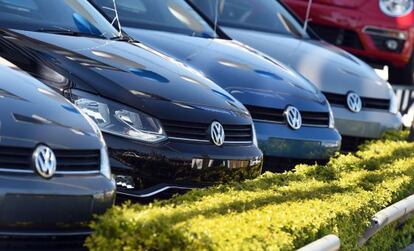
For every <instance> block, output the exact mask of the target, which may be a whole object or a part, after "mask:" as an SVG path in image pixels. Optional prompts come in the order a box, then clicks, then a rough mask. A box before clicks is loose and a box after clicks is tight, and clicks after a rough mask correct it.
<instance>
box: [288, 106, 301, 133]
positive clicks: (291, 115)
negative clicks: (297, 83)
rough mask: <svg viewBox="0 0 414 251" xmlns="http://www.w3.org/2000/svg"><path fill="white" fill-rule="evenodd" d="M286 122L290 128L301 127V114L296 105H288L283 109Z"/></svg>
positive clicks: (297, 128) (296, 128)
mask: <svg viewBox="0 0 414 251" xmlns="http://www.w3.org/2000/svg"><path fill="white" fill-rule="evenodd" d="M285 116H286V120H287V123H288V125H289V127H290V128H292V129H294V130H299V129H300V128H301V127H302V115H300V112H299V110H298V109H297V108H296V107H293V106H288V108H286V111H285Z"/></svg>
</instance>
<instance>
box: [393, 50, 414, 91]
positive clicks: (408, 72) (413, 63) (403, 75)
mask: <svg viewBox="0 0 414 251" xmlns="http://www.w3.org/2000/svg"><path fill="white" fill-rule="evenodd" d="M389 82H390V83H391V84H395V85H414V55H413V56H411V59H410V61H409V62H408V64H407V65H406V66H405V67H404V68H396V67H393V66H390V70H389Z"/></svg>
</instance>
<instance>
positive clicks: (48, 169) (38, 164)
mask: <svg viewBox="0 0 414 251" xmlns="http://www.w3.org/2000/svg"><path fill="white" fill-rule="evenodd" d="M33 164H34V167H35V170H36V172H37V173H38V174H39V175H40V176H42V177H43V178H45V179H49V178H51V177H52V176H53V175H54V174H55V172H56V156H55V154H54V153H53V151H52V149H50V148H49V147H47V146H44V145H40V146H38V147H37V148H36V150H35V151H34V152H33Z"/></svg>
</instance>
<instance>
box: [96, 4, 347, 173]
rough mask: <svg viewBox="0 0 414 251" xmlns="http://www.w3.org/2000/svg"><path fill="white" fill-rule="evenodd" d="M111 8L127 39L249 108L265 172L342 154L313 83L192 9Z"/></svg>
mask: <svg viewBox="0 0 414 251" xmlns="http://www.w3.org/2000/svg"><path fill="white" fill-rule="evenodd" d="M92 2H94V3H95V4H96V6H97V7H99V8H100V9H101V10H102V11H103V12H105V13H106V14H107V16H108V17H109V18H110V19H115V18H116V15H115V11H114V9H115V8H114V7H115V6H113V1H112V0H93V1H92ZM116 3H117V6H116V7H117V10H118V15H119V17H120V23H121V24H122V25H123V28H124V30H125V31H126V32H127V33H128V34H129V35H130V36H132V37H133V38H134V39H136V40H138V41H140V42H142V43H143V44H144V45H146V46H149V47H152V48H154V49H157V50H159V51H162V52H163V53H166V54H168V55H170V56H172V57H175V58H177V59H179V60H180V61H182V62H184V63H185V64H187V65H190V66H191V67H194V68H195V69H197V70H199V71H200V72H201V73H202V74H204V75H205V76H206V77H208V78H210V79H211V80H213V81H214V82H215V83H217V84H219V85H220V86H221V87H223V88H224V89H226V90H227V91H228V92H230V93H231V94H232V95H233V96H234V97H236V98H237V99H238V100H239V101H241V102H242V103H243V104H244V105H245V106H246V107H247V108H248V110H249V111H250V113H251V115H252V117H253V119H254V121H255V126H256V131H257V137H258V140H259V146H260V148H261V149H262V151H263V152H264V155H265V157H266V161H265V166H266V167H272V170H274V169H275V168H277V169H279V168H285V167H291V166H292V165H293V164H296V163H299V162H300V163H302V162H315V160H316V161H326V160H327V159H329V157H330V156H332V155H333V154H334V153H335V152H337V151H338V149H339V148H340V144H341V136H340V135H339V134H338V132H337V130H336V129H335V128H334V120H333V117H332V112H331V109H330V106H329V103H328V102H327V100H326V98H325V97H324V96H323V94H322V93H321V92H320V91H319V90H318V89H317V88H316V87H314V85H313V84H311V83H310V82H309V81H307V80H306V79H304V78H303V77H301V76H300V75H299V74H298V73H296V72H295V71H293V70H291V69H289V68H287V67H286V66H284V65H283V64H281V63H280V62H278V61H276V60H274V59H272V58H270V57H269V56H267V55H264V54H262V53H260V52H258V51H256V50H254V49H252V48H250V47H248V46H246V45H244V44H242V43H240V42H237V41H234V40H231V39H229V38H228V37H227V36H226V34H224V33H223V32H222V31H221V30H219V29H215V28H214V26H213V25H212V24H211V23H210V22H209V21H208V20H207V19H204V18H203V16H201V15H200V13H198V12H197V11H195V10H194V9H193V8H192V6H191V4H190V3H188V2H186V1H185V0H167V1H166V0H117V1H116ZM111 21H112V20H111ZM115 21H116V20H115ZM114 23H116V22H114Z"/></svg>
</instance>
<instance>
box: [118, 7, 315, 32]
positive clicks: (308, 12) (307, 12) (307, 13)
mask: <svg viewBox="0 0 414 251" xmlns="http://www.w3.org/2000/svg"><path fill="white" fill-rule="evenodd" d="M114 1H115V0H114ZM311 8H312V0H309V2H308V8H307V9H306V18H305V23H304V24H303V29H304V30H305V32H306V30H307V29H308V23H309V21H311V20H310V13H311Z"/></svg>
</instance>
